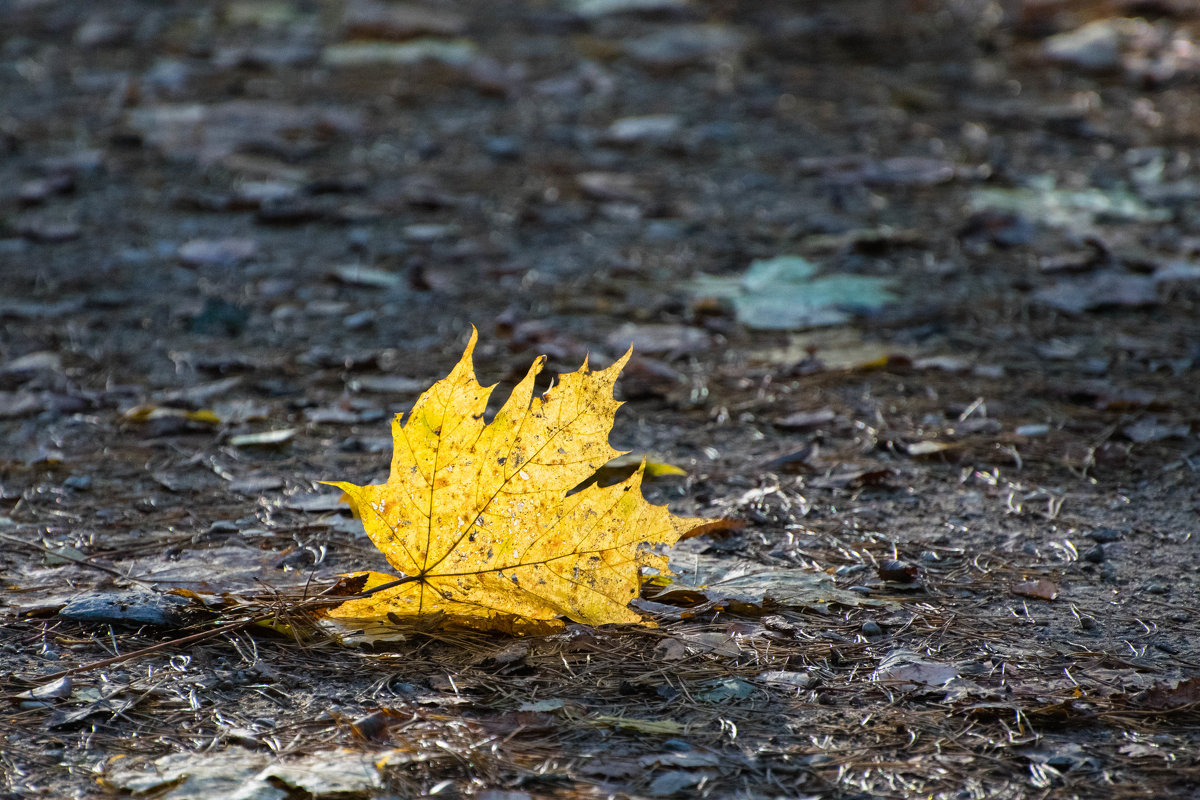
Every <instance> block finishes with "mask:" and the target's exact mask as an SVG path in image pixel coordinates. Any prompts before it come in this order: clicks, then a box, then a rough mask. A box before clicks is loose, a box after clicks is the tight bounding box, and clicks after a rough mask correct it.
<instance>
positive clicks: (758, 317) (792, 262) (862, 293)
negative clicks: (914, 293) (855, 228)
mask: <svg viewBox="0 0 1200 800" xmlns="http://www.w3.org/2000/svg"><path fill="white" fill-rule="evenodd" d="M816 272H817V265H816V264H813V263H812V262H810V261H807V260H805V259H803V258H801V257H799V256H777V257H776V258H770V259H765V260H759V261H754V262H753V263H751V264H750V268H749V269H747V270H746V272H745V273H744V274H743V275H741V276H738V277H733V278H725V277H720V278H718V277H703V278H700V279H698V280H696V281H695V282H693V285H692V293H693V294H695V295H697V296H700V297H714V298H718V299H727V300H729V301H730V302H731V303H732V304H733V308H734V311H735V313H736V314H737V318H738V321H739V322H741V323H742V324H744V325H746V326H747V327H749V328H755V329H758V330H788V329H795V328H815V327H824V326H829V325H840V324H842V323H844V322H848V321H850V319H851V318H852V317H853V316H854V314H856V313H863V312H870V311H877V310H879V309H880V308H882V307H883V306H885V305H887V304H888V303H891V302H893V301H894V300H895V299H896V296H895V295H894V294H892V292H891V291H890V282H889V281H888V280H886V279H884V278H873V277H867V276H863V275H828V276H825V277H816Z"/></svg>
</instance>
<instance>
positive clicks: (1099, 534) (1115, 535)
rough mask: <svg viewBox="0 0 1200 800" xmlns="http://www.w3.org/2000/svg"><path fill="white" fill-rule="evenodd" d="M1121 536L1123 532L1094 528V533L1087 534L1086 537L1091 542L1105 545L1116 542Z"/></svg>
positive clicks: (1114, 529)
mask: <svg viewBox="0 0 1200 800" xmlns="http://www.w3.org/2000/svg"><path fill="white" fill-rule="evenodd" d="M1123 535H1124V532H1123V531H1120V530H1118V529H1116V528H1096V529H1095V530H1094V531H1091V532H1089V533H1088V535H1087V536H1088V538H1089V539H1091V540H1092V541H1093V542H1099V543H1100V544H1107V543H1108V542H1115V541H1117V540H1118V539H1120V538H1121V537H1122V536H1123Z"/></svg>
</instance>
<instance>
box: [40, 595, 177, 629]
mask: <svg viewBox="0 0 1200 800" xmlns="http://www.w3.org/2000/svg"><path fill="white" fill-rule="evenodd" d="M190 604H191V603H190V601H189V600H187V599H186V598H183V597H179V596H178V595H165V594H154V593H152V592H94V593H91V594H85V595H81V596H79V597H76V598H74V599H72V600H71V602H69V603H67V604H66V605H65V606H63V608H62V610H61V611H59V612H58V615H59V616H60V617H62V618H64V619H70V620H75V621H77V622H90V623H97V622H101V623H103V622H109V623H125V624H130V625H170V626H175V625H180V624H183V623H184V622H186V621H187V617H188V616H189V615H188V614H187V613H185V610H186V608H187V606H189V605H190Z"/></svg>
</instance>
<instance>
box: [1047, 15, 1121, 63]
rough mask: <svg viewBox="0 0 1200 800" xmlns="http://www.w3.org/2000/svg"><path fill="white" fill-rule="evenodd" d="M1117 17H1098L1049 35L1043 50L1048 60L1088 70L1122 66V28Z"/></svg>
mask: <svg viewBox="0 0 1200 800" xmlns="http://www.w3.org/2000/svg"><path fill="white" fill-rule="evenodd" d="M1116 23H1117V20H1112V19H1100V20H1096V21H1095V22H1090V23H1088V24H1087V25H1084V26H1083V27H1081V28H1076V29H1075V30H1073V31H1067V32H1066V33H1060V34H1058V35H1057V36H1051V37H1050V38H1049V39H1047V40H1046V41H1045V43H1044V44H1043V45H1042V52H1043V53H1045V54H1046V57H1047V58H1048V59H1050V60H1051V61H1053V62H1055V63H1058V64H1066V65H1067V66H1072V67H1078V68H1079V69H1084V70H1088V71H1090V72H1105V71H1110V70H1115V69H1117V68H1118V67H1120V66H1121V31H1120V29H1119V28H1118V27H1117V25H1116Z"/></svg>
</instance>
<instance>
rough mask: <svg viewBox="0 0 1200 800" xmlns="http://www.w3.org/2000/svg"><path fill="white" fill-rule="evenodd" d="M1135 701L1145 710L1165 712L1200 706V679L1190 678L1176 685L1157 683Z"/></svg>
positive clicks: (1175, 683)
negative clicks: (1151, 709)
mask: <svg viewBox="0 0 1200 800" xmlns="http://www.w3.org/2000/svg"><path fill="white" fill-rule="evenodd" d="M1135 701H1136V702H1137V704H1138V705H1140V706H1142V707H1144V708H1153V709H1160V710H1164V711H1166V710H1173V709H1177V708H1182V707H1184V706H1194V705H1200V678H1188V679H1187V680H1183V681H1178V682H1174V683H1172V682H1164V683H1156V684H1154V685H1153V686H1151V687H1150V688H1149V689H1147V690H1146V691H1144V692H1141V693H1140V694H1138V695H1137V696H1136V697H1135Z"/></svg>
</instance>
